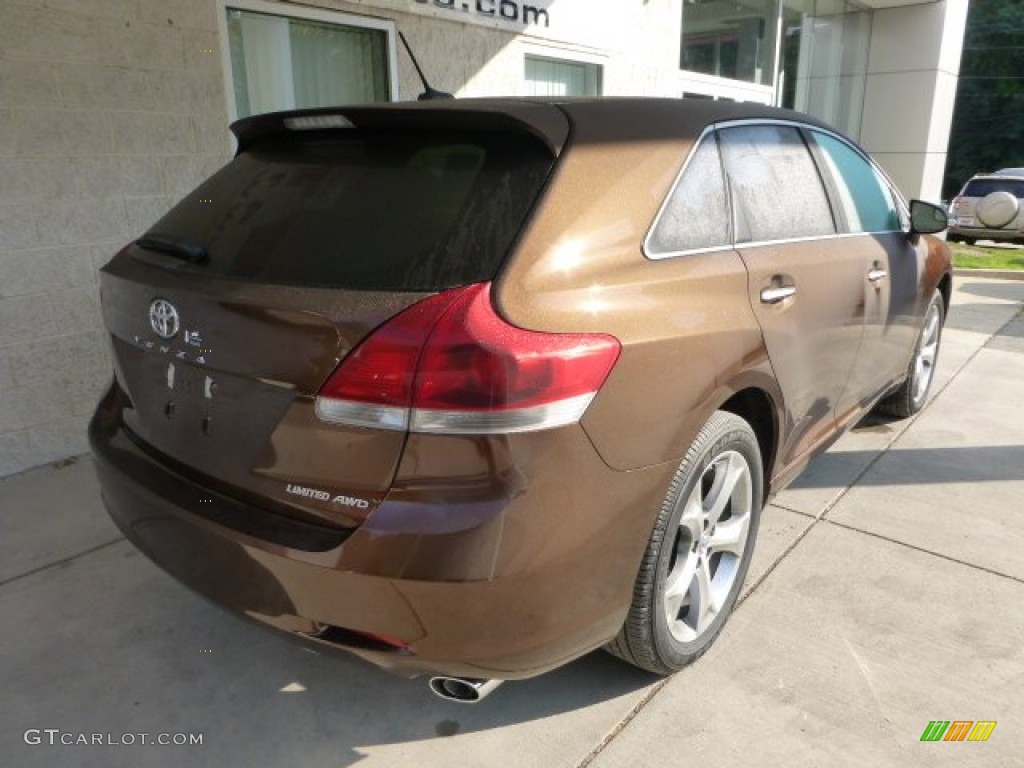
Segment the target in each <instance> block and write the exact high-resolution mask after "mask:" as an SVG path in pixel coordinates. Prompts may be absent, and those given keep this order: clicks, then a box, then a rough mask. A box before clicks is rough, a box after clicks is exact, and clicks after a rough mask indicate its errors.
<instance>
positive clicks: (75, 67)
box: [0, 0, 230, 476]
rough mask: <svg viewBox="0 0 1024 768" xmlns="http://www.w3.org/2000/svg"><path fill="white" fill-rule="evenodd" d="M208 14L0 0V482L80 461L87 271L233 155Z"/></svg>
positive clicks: (86, 403) (89, 374)
mask: <svg viewBox="0 0 1024 768" xmlns="http://www.w3.org/2000/svg"><path fill="white" fill-rule="evenodd" d="M215 13H216V11H215V3H214V2H213V0H0V476H2V475H5V474H10V473H12V472H16V471H19V470H21V469H25V468H28V467H31V466H35V465H38V464H42V463H45V462H49V461H53V460H56V459H60V458H62V457H65V456H69V455H72V454H76V453H81V452H82V451H84V450H86V439H85V427H86V423H87V420H88V417H89V414H90V413H91V411H92V409H93V408H94V407H95V404H96V401H97V399H98V398H99V396H100V394H101V392H102V390H103V388H104V386H105V385H106V384H107V382H108V381H109V378H110V362H109V358H108V353H107V343H106V340H105V339H104V336H103V332H102V330H101V326H100V318H99V302H98V287H97V280H96V270H97V268H98V267H99V266H100V265H102V264H103V263H104V262H105V261H106V260H107V259H108V258H109V257H110V256H111V255H112V254H113V253H114V252H115V251H116V250H117V249H118V248H120V247H121V246H122V245H123V244H124V243H125V242H127V241H128V240H129V239H131V238H132V237H134V236H137V235H138V234H139V233H141V232H142V231H143V230H145V229H146V228H147V227H148V226H149V225H150V224H151V223H152V222H153V221H154V220H155V219H156V218H158V217H159V216H160V215H161V214H162V213H163V212H165V211H166V210H167V208H169V207H170V205H171V204H172V203H173V202H174V201H175V200H177V199H178V198H180V197H181V196H182V195H183V194H185V193H186V192H187V191H188V190H189V189H191V188H192V187H193V186H195V184H196V183H198V181H200V180H201V179H202V178H204V177H205V176H207V175H208V174H209V173H210V172H212V170H214V169H215V168H216V167H218V166H219V165H220V164H222V163H223V162H224V161H225V160H226V159H227V158H228V157H229V153H230V141H229V136H228V132H227V125H226V123H227V113H226V107H225V104H226V102H225V97H224V91H223V78H222V76H221V72H220V59H219V52H218V50H219V49H218V43H217V26H216V15H215Z"/></svg>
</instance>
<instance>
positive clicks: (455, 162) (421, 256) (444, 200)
mask: <svg viewBox="0 0 1024 768" xmlns="http://www.w3.org/2000/svg"><path fill="white" fill-rule="evenodd" d="M552 163H553V158H552V155H551V153H550V151H549V150H548V149H547V148H546V146H545V145H544V144H543V143H541V142H540V141H539V140H537V139H535V138H533V137H532V136H530V135H528V134H519V133H512V132H507V133H502V132H472V133H461V134H458V133H453V132H451V131H444V132H443V133H442V132H436V133H434V132H430V131H423V130H417V131H416V132H408V131H394V130H383V131H381V130H375V131H372V132H369V131H358V130H350V131H345V132H342V133H334V134H333V135H327V136H325V135H323V134H321V135H319V136H317V135H302V136H296V135H294V134H289V135H285V136H282V137H279V138H275V139H273V140H270V141H265V142H263V143H261V144H258V145H256V146H254V147H253V148H252V149H250V150H248V151H246V152H244V153H242V154H241V155H239V156H237V157H236V158H235V159H234V160H232V161H231V162H230V163H228V165H226V166H225V167H224V168H222V169H221V170H220V171H219V172H217V173H216V174H215V175H214V176H212V177H211V178H210V179H208V180H207V181H206V182H204V183H203V184H202V185H201V186H200V187H199V188H198V189H196V190H195V191H194V192H192V193H191V194H190V195H189V196H188V197H186V198H185V199H184V200H183V201H182V202H181V203H179V204H178V205H177V206H175V207H174V208H173V209H172V210H171V211H170V212H169V213H168V214H167V215H166V216H164V217H163V218H162V219H161V220H160V221H158V222H157V223H156V224H155V225H154V226H153V228H152V229H151V230H150V232H149V234H151V235H154V236H161V237H170V238H179V239H184V240H187V241H190V242H192V243H194V244H196V245H198V246H201V247H203V248H205V249H206V252H207V253H208V254H209V260H208V261H206V262H205V263H202V264H188V263H186V262H184V261H183V262H181V263H180V264H178V263H176V264H175V266H176V267H179V268H181V269H187V270H189V271H195V272H197V273H202V274H208V275H215V276H223V277H231V278H239V279H243V280H253V281H259V282H268V283H283V284H289V285H302V286H316V287H331V288H348V289H354V290H382V291H391V290H398V291H436V290H443V289H445V288H451V287H453V286H457V285H464V284H466V283H471V282H477V281H481V280H489V279H492V278H493V277H494V276H495V274H496V273H497V271H498V269H499V268H500V267H501V263H502V261H503V260H504V258H505V256H506V254H507V252H508V251H509V248H510V247H511V245H512V242H513V240H514V239H515V237H516V234H517V233H518V231H519V230H520V228H521V227H522V225H523V222H524V220H525V219H526V216H527V214H528V213H529V210H530V208H531V206H532V204H533V202H534V201H535V199H536V198H537V195H538V193H539V192H540V189H541V187H542V185H543V183H544V179H545V178H546V176H547V174H548V172H549V170H550V168H551V165H552Z"/></svg>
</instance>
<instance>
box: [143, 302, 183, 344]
mask: <svg viewBox="0 0 1024 768" xmlns="http://www.w3.org/2000/svg"><path fill="white" fill-rule="evenodd" d="M149 324H150V326H152V328H153V331H154V332H155V333H156V335H157V336H159V337H160V338H161V339H173V338H174V337H175V335H177V333H178V329H179V328H180V327H181V320H180V319H179V318H178V310H177V309H175V308H174V305H173V304H171V302H169V301H167V299H154V300H153V303H152V304H150V305H149Z"/></svg>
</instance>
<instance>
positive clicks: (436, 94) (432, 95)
mask: <svg viewBox="0 0 1024 768" xmlns="http://www.w3.org/2000/svg"><path fill="white" fill-rule="evenodd" d="M398 36H399V37H400V38H401V39H402V45H404V46H405V50H406V52H407V53H408V54H409V58H410V59H412V65H413V66H414V67H416V72H417V74H419V76H420V80H422V81H423V87H424V89H425V90H424V91H423V93H421V94H420V95H419V96H418V97H417V100H419V101H430V100H431V99H454V98H455V97H454V96H452V95H451V94H450V93H447V92H445V91H438V90H436V89H434V88H431V87H430V83H428V82H427V77H426V75H424V74H423V70H422V69H420V63H419V62H418V61H416V56H415V55H414V54H413V52H412V48H410V47H409V41H408V40H406V39H405V35H403V34H402V31H401V30H399V31H398Z"/></svg>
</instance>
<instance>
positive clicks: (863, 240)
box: [810, 130, 919, 422]
mask: <svg viewBox="0 0 1024 768" xmlns="http://www.w3.org/2000/svg"><path fill="white" fill-rule="evenodd" d="M810 140H811V142H812V145H813V146H814V148H815V156H816V157H817V159H818V161H819V163H820V164H821V166H822V170H823V173H824V175H825V177H826V179H827V180H828V181H829V182H830V189H831V190H832V192H833V197H834V198H835V199H836V205H835V208H836V209H837V214H838V215H837V219H838V223H839V227H840V229H841V230H842V231H843V232H844V234H845V235H846V236H845V237H842V238H840V240H839V241H838V242H839V243H841V247H842V248H843V249H844V250H847V251H850V252H851V258H854V259H855V260H858V261H859V263H860V265H861V281H860V284H861V286H862V289H863V292H864V335H863V337H862V339H861V344H860V348H859V350H858V352H857V358H856V360H855V361H854V365H853V368H852V370H851V374H850V378H849V380H848V382H847V385H846V389H845V391H844V392H843V394H842V395H841V396H840V398H839V400H838V402H837V405H836V416H837V420H838V421H840V422H845V421H848V420H850V419H854V418H857V417H858V416H859V415H860V414H861V413H862V411H863V409H864V408H865V407H866V406H868V405H870V404H871V403H872V402H874V400H875V399H876V398H877V397H878V396H879V395H880V394H882V393H883V392H884V390H885V389H887V388H888V387H889V386H890V385H891V384H892V382H893V380H894V379H896V378H897V377H899V376H900V375H901V374H902V373H903V372H904V370H905V369H906V366H907V362H908V361H909V359H910V354H911V348H912V347H913V344H914V341H915V339H916V335H917V325H916V323H917V321H916V317H917V303H918V283H919V269H918V263H919V262H918V253H917V248H916V247H915V244H914V243H913V242H912V241H911V239H910V238H908V237H907V234H906V232H905V231H904V230H903V226H902V216H901V214H900V209H899V205H898V203H897V198H896V193H894V191H893V190H892V189H891V188H890V186H889V183H888V181H887V180H886V179H885V178H884V177H883V176H882V174H881V173H880V172H879V171H878V170H877V169H876V168H875V166H874V165H873V164H872V163H871V161H870V160H869V159H868V158H867V157H866V156H865V155H864V154H863V153H862V152H860V151H859V150H858V149H857V148H856V147H854V146H853V145H852V144H850V143H849V142H847V141H845V140H843V139H842V138H840V137H838V136H836V135H834V134H831V133H827V132H825V131H819V130H812V131H810Z"/></svg>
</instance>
